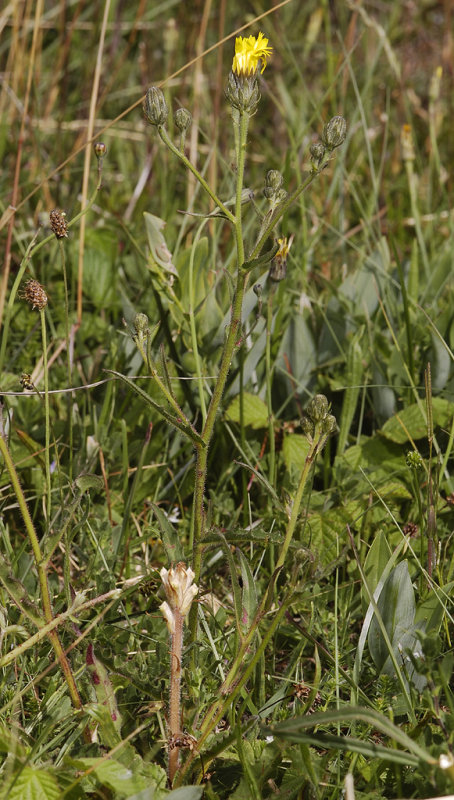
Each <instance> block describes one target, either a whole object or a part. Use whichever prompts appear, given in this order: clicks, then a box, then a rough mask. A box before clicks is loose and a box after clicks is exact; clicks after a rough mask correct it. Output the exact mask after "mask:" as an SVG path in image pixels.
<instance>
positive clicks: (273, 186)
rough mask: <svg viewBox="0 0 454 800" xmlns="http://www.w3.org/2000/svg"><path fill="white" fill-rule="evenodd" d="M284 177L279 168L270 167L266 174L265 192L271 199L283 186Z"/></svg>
mask: <svg viewBox="0 0 454 800" xmlns="http://www.w3.org/2000/svg"><path fill="white" fill-rule="evenodd" d="M283 183H284V178H283V177H282V175H281V173H280V172H278V170H277V169H269V170H268V172H267V173H266V176H265V188H264V190H263V194H264V195H265V197H267V198H268V199H269V200H270V199H272V198H274V197H276V194H277V193H278V192H279V190H280V189H281V188H282V184H283Z"/></svg>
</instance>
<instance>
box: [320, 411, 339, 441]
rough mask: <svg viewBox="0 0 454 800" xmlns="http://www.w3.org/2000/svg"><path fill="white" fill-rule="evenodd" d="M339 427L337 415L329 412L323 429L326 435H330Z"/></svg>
mask: <svg viewBox="0 0 454 800" xmlns="http://www.w3.org/2000/svg"><path fill="white" fill-rule="evenodd" d="M336 428H337V422H336V417H335V416H334V414H327V416H326V417H325V419H324V420H323V423H322V430H323V433H324V434H325V436H329V434H330V433H334V431H335V430H336Z"/></svg>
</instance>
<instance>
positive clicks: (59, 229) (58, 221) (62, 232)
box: [49, 208, 68, 239]
mask: <svg viewBox="0 0 454 800" xmlns="http://www.w3.org/2000/svg"><path fill="white" fill-rule="evenodd" d="M65 217H66V214H65V212H64V211H58V210H57V209H56V208H54V210H53V211H51V212H50V214H49V219H50V227H51V228H52V231H53V233H55V236H56V237H57V239H63V238H64V237H65V236H66V237H67V236H68V223H67V222H66V219H65Z"/></svg>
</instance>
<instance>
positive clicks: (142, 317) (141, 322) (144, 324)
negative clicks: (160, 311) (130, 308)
mask: <svg viewBox="0 0 454 800" xmlns="http://www.w3.org/2000/svg"><path fill="white" fill-rule="evenodd" d="M133 325H134V330H135V332H136V335H137V336H141V337H143V336H146V335H147V334H148V332H149V328H148V317H147V315H146V314H140V313H139V314H136V315H135V317H134V322H133Z"/></svg>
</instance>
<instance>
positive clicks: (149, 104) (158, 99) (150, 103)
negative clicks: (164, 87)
mask: <svg viewBox="0 0 454 800" xmlns="http://www.w3.org/2000/svg"><path fill="white" fill-rule="evenodd" d="M143 111H144V114H145V116H146V118H147V120H148V122H149V123H150V124H151V125H157V126H161V125H165V124H166V122H167V117H168V116H169V109H168V108H167V103H166V101H165V97H164V94H163V92H162V91H161V89H158V87H157V86H152V87H151V88H150V89H147V93H146V95H145V102H144V104H143Z"/></svg>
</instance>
